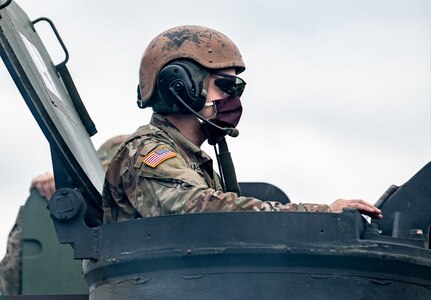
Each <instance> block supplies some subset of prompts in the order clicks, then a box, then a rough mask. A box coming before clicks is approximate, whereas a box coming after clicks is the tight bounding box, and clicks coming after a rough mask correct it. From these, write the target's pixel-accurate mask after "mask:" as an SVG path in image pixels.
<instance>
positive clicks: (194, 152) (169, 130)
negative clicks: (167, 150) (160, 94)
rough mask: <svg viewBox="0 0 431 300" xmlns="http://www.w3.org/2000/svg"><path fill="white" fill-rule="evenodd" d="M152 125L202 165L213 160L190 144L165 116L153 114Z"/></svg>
mask: <svg viewBox="0 0 431 300" xmlns="http://www.w3.org/2000/svg"><path fill="white" fill-rule="evenodd" d="M150 124H151V125H154V126H156V127H158V128H160V129H161V130H163V131H164V132H165V133H166V134H167V135H168V136H169V137H170V138H171V139H173V140H174V141H175V143H176V144H178V145H179V146H180V147H181V148H182V149H183V150H184V151H185V152H186V153H187V154H188V155H189V156H190V157H193V158H196V160H197V161H199V162H200V163H203V162H206V161H209V160H211V157H210V156H209V155H208V154H206V153H205V152H204V151H203V150H202V149H201V148H199V147H198V146H196V145H195V144H193V143H192V142H190V141H189V140H188V139H187V138H185V137H184V135H183V134H182V133H181V132H180V131H179V130H178V128H177V127H175V125H174V124H172V123H171V121H169V120H168V119H167V118H165V117H164V116H162V115H160V114H157V113H153V115H152V116H151V121H150Z"/></svg>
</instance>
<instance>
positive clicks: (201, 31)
mask: <svg viewBox="0 0 431 300" xmlns="http://www.w3.org/2000/svg"><path fill="white" fill-rule="evenodd" d="M179 59H189V60H192V61H195V62H197V63H198V64H199V65H201V66H203V67H204V68H206V69H210V70H211V69H223V68H235V70H236V73H237V74H239V73H241V72H242V71H244V70H245V64H244V62H243V60H242V56H241V53H240V52H239V50H238V48H237V47H236V45H235V44H234V43H233V42H232V41H231V40H230V39H229V38H228V37H227V36H225V35H224V34H222V33H220V32H218V31H216V30H214V29H211V28H207V27H203V26H197V25H187V26H178V27H174V28H171V29H168V30H166V31H164V32H162V33H161V34H159V35H158V36H156V37H155V38H154V39H153V40H152V41H151V42H150V44H149V45H148V46H147V48H146V49H145V51H144V54H143V55H142V58H141V64H140V68H139V92H140V99H141V100H140V101H141V104H142V105H143V107H148V106H151V105H152V103H151V102H152V101H151V96H152V94H153V92H154V90H155V85H156V79H157V75H158V74H159V72H160V71H161V69H162V68H163V67H164V66H166V65H167V64H168V63H169V62H172V61H174V60H179Z"/></svg>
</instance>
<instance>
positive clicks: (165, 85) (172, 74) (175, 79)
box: [157, 64, 196, 112]
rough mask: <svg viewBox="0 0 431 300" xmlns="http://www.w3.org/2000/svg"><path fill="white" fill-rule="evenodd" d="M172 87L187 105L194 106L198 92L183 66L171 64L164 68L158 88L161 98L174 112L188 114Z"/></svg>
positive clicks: (159, 77)
mask: <svg viewBox="0 0 431 300" xmlns="http://www.w3.org/2000/svg"><path fill="white" fill-rule="evenodd" d="M172 87H173V88H174V90H175V92H176V93H177V95H178V96H180V97H181V99H182V100H183V101H184V102H185V103H186V104H187V105H189V106H190V105H193V102H194V101H195V100H196V95H195V94H196V92H195V89H194V87H193V82H192V81H191V79H190V76H189V74H188V72H187V70H186V69H185V68H184V67H183V66H181V65H178V64H169V65H167V66H166V67H164V68H163V69H162V70H161V71H160V73H159V75H158V76H157V88H158V91H159V95H160V98H161V99H162V101H163V102H164V104H165V105H166V107H168V108H169V109H171V111H172V112H186V111H185V110H184V108H183V105H181V104H180V103H178V100H177V98H176V96H175V94H173V92H172V90H171V88H172Z"/></svg>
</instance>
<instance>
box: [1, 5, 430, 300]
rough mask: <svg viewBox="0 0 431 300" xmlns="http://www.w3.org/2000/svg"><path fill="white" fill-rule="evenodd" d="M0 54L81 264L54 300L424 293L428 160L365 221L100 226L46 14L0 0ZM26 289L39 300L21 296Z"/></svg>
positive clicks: (255, 191)
mask: <svg viewBox="0 0 431 300" xmlns="http://www.w3.org/2000/svg"><path fill="white" fill-rule="evenodd" d="M41 21H46V22H48V23H49V24H50V25H51V26H52V29H53V31H54V32H55V34H56V35H57V37H58V39H59V42H60V44H61V45H62V47H63V49H64V52H65V60H64V61H63V62H62V63H60V64H57V65H54V64H53V62H52V60H51V59H50V56H49V54H48V52H47V50H46V49H45V47H44V45H43V43H42V41H41V40H40V38H39V35H38V33H37V31H36V30H35V28H34V24H35V23H37V22H41ZM0 55H1V57H2V59H3V61H4V63H5V65H6V66H7V68H8V70H9V72H10V74H11V76H12V78H13V80H14V81H15V83H16V85H17V87H18V89H19V91H20V92H21V94H22V97H23V99H24V101H25V102H26V104H27V105H28V107H29V109H30V110H31V112H32V114H33V116H34V118H35V119H36V121H37V123H38V124H39V126H40V128H41V129H42V131H43V133H44V135H45V137H46V139H47V140H48V141H49V144H50V147H51V153H52V161H53V167H54V176H55V183H56V187H57V191H56V192H55V194H54V195H53V196H52V198H51V200H50V201H49V211H50V214H51V218H52V221H53V224H54V226H55V230H56V233H57V236H58V241H59V242H60V243H61V244H69V245H70V246H71V247H72V248H73V255H74V258H75V259H76V260H83V262H84V264H83V278H84V280H85V282H86V284H87V287H86V289H85V291H84V292H83V293H81V291H82V290H80V292H78V293H72V292H70V291H64V292H63V293H61V292H57V293H56V294H55V295H51V296H50V297H51V298H52V299H54V298H55V297H57V298H61V299H64V298H65V297H66V294H69V296H70V297H72V296H71V294H78V295H75V296H73V297H74V298H76V299H81V298H82V299H85V298H88V297H89V298H90V299H288V298H295V299H342V298H349V299H431V251H430V242H429V229H430V224H431V203H430V199H431V184H430V183H431V181H430V180H431V165H430V164H427V165H426V166H424V167H423V168H422V169H421V170H419V172H418V173H417V174H415V175H414V176H413V177H412V178H411V179H410V180H409V181H408V182H406V183H405V184H404V185H402V186H401V187H399V188H392V189H390V190H388V192H387V194H386V197H384V198H382V199H381V200H380V201H379V203H377V204H376V205H377V206H378V207H379V208H380V209H381V210H382V211H383V214H384V215H385V218H384V219H382V220H381V221H373V222H371V223H370V222H368V221H367V220H365V219H364V218H363V217H362V215H361V214H360V213H359V212H358V211H357V210H354V209H353V210H352V209H347V210H345V211H344V212H342V213H337V214H333V213H331V214H330V213H307V212H297V213H285V212H283V213H282V212H265V213H264V212H259V213H254V212H246V213H244V212H243V213H232V212H229V213H224V212H219V213H205V214H185V215H169V216H160V217H151V218H142V219H136V220H132V221H127V222H122V223H117V224H107V225H104V224H102V218H101V214H102V211H101V206H100V203H101V189H102V184H103V177H104V174H103V170H102V168H101V166H100V163H99V161H98V159H97V156H96V154H95V150H94V147H93V145H92V143H91V140H90V136H92V135H93V134H95V133H96V128H95V124H94V123H93V122H92V120H91V118H90V116H89V115H88V113H87V111H86V109H85V105H84V103H83V102H82V101H81V99H80V97H79V93H78V91H77V89H76V87H75V85H74V84H73V81H72V78H71V76H70V74H69V72H68V70H67V66H66V65H67V62H68V57H69V54H68V52H67V49H66V47H65V45H64V43H63V42H62V40H61V38H60V35H59V34H58V32H57V30H56V29H55V27H54V25H53V23H52V22H51V21H50V20H49V19H46V18H39V19H37V20H34V21H30V20H29V19H28V17H27V15H26V14H25V12H24V11H23V10H22V9H21V8H20V7H19V6H18V5H17V4H16V3H15V2H14V1H0ZM241 187H242V193H243V194H244V195H247V196H257V197H259V198H262V199H265V198H266V197H267V196H268V195H270V194H272V193H278V195H277V196H276V198H277V199H282V198H284V199H285V201H288V198H287V197H286V196H285V195H284V194H283V192H281V191H279V190H277V189H276V188H275V187H273V186H271V185H269V184H259V183H256V184H253V183H252V184H242V185H241ZM304 224H306V226H304ZM24 253H26V252H25V251H24ZM24 263H25V261H24ZM45 263H46V264H49V263H50V260H49V258H48V259H47V260H46V261H45ZM50 267H51V268H53V269H55V268H56V267H57V266H56V265H54V264H52V265H50ZM24 268H25V266H24ZM62 272H67V271H66V270H64V271H63V270H62ZM29 280H31V279H29ZM77 289H81V287H77ZM80 293H81V294H80ZM38 294H40V292H39V293H38ZM26 297H28V299H30V297H31V299H37V298H38V297H37V296H34V295H33V296H25V295H23V296H21V297H19V298H22V299H26ZM5 298H7V297H5ZM11 298H12V297H11ZM40 298H42V296H40ZM43 298H44V299H45V298H46V297H45V296H43Z"/></svg>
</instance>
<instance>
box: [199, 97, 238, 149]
mask: <svg viewBox="0 0 431 300" xmlns="http://www.w3.org/2000/svg"><path fill="white" fill-rule="evenodd" d="M212 105H214V106H215V108H214V110H215V116H214V117H213V118H212V119H210V120H209V121H210V122H212V123H214V124H216V125H218V126H220V127H233V128H235V127H236V126H237V125H238V123H239V120H240V119H241V114H242V105H241V101H240V98H239V96H235V97H229V98H225V99H220V100H216V101H213V104H212ZM202 127H203V129H204V132H205V133H206V134H207V138H208V143H209V144H210V145H215V144H217V143H218V142H219V141H220V140H221V139H222V138H223V137H224V136H225V135H226V132H224V131H223V130H220V129H218V128H215V127H214V126H211V125H210V124H206V123H202Z"/></svg>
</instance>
